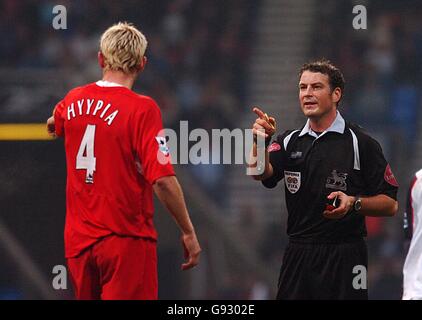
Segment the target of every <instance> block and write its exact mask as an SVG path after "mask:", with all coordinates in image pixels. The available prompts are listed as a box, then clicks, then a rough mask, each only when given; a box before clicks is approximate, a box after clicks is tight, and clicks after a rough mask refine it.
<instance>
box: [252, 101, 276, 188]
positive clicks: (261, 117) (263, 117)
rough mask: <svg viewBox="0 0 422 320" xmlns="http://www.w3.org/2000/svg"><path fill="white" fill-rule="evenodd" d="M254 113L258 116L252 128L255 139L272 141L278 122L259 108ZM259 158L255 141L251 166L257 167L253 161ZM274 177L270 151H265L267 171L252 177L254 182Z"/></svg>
mask: <svg viewBox="0 0 422 320" xmlns="http://www.w3.org/2000/svg"><path fill="white" fill-rule="evenodd" d="M252 111H253V112H254V113H255V114H256V115H257V116H258V118H257V119H256V120H255V122H254V124H253V126H252V132H253V135H254V137H257V136H260V137H263V138H264V139H271V137H272V136H273V135H274V133H275V132H276V121H275V119H274V118H273V117H269V116H268V115H267V114H266V113H265V112H263V111H262V110H261V109H259V108H258V107H254V108H253V109H252ZM256 158H257V144H256V142H255V139H254V143H253V146H252V150H251V155H250V161H249V163H250V166H251V167H256V165H257V164H256V163H253V160H254V159H256ZM272 175H273V167H272V165H271V163H270V161H269V155H268V151H267V150H265V170H264V173H262V174H260V175H252V178H253V179H254V180H265V179H268V178H270V177H271V176H272Z"/></svg>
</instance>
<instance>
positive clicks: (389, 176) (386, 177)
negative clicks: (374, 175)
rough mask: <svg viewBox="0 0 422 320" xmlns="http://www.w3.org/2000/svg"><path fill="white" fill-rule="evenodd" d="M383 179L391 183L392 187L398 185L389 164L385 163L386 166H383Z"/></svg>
mask: <svg viewBox="0 0 422 320" xmlns="http://www.w3.org/2000/svg"><path fill="white" fill-rule="evenodd" d="M384 180H385V181H386V182H387V183H389V184H391V185H392V186H393V187H398V186H399V184H398V182H397V180H396V177H395V176H394V173H393V171H392V170H391V167H390V165H389V164H387V167H386V168H385V172H384Z"/></svg>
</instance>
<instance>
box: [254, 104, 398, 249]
mask: <svg viewBox="0 0 422 320" xmlns="http://www.w3.org/2000/svg"><path fill="white" fill-rule="evenodd" d="M268 151H269V155H270V163H271V165H272V166H273V168H274V174H273V176H272V177H270V178H269V179H266V180H263V181H262V183H263V184H264V186H266V187H267V188H274V187H275V186H276V185H277V183H278V182H279V181H280V180H282V179H283V178H284V182H285V193H286V205H287V210H288V220H287V234H288V235H289V237H290V238H291V239H301V240H310V241H318V240H321V241H328V242H331V241H341V240H347V239H350V238H358V237H364V236H366V226H365V218H364V216H362V215H361V214H359V213H356V212H353V211H352V212H350V213H348V214H347V215H346V216H345V217H343V218H341V219H327V218H324V217H323V215H322V213H323V211H324V210H325V207H326V204H327V196H328V195H329V194H330V193H331V192H333V191H342V192H344V193H345V194H347V195H349V196H356V195H360V196H374V195H378V194H385V195H387V196H389V197H391V198H393V199H397V189H398V185H397V182H396V180H395V177H394V175H393V173H392V171H391V168H390V166H389V164H388V163H387V161H386V160H385V158H384V155H383V153H382V150H381V147H380V145H379V143H378V142H377V141H375V140H374V139H373V138H371V137H370V136H368V135H367V134H365V133H364V132H362V130H361V129H360V128H359V127H357V126H356V125H352V124H350V123H348V122H345V121H344V119H343V118H342V116H341V115H340V113H338V112H337V117H336V119H335V121H334V122H333V124H332V125H331V127H330V128H328V129H327V130H326V131H324V132H323V133H322V134H320V135H319V136H318V135H317V134H316V133H315V132H313V131H312V130H311V129H310V126H309V120H308V122H307V123H306V125H305V126H304V127H303V129H302V130H294V131H286V132H284V133H283V134H282V135H279V136H278V137H277V140H276V141H275V142H273V143H272V144H271V145H270V146H269V147H268Z"/></svg>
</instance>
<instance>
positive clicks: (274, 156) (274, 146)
mask: <svg viewBox="0 0 422 320" xmlns="http://www.w3.org/2000/svg"><path fill="white" fill-rule="evenodd" d="M290 132H291V131H286V132H284V133H283V134H281V135H278V136H277V139H276V140H275V141H274V142H272V143H270V145H269V146H268V148H267V149H268V154H269V157H270V158H269V161H270V163H271V165H272V167H273V175H272V176H271V177H270V178H268V179H265V180H262V184H263V185H264V186H265V187H267V188H270V189H272V188H274V187H275V186H276V185H277V183H278V182H279V181H280V180H282V179H283V178H284V158H285V154H286V150H284V138H285V137H286V136H287V135H288V134H289V133H290Z"/></svg>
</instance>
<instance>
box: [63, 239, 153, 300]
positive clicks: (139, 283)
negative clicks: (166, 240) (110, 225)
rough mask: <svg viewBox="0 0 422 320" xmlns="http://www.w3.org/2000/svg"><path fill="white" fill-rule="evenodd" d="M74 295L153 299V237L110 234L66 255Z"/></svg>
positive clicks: (95, 297)
mask: <svg viewBox="0 0 422 320" xmlns="http://www.w3.org/2000/svg"><path fill="white" fill-rule="evenodd" d="M67 265H68V268H69V274H70V278H71V281H72V283H73V288H74V292H75V296H76V299H80V300H99V299H102V300H156V299H157V297H158V279H157V244H156V242H155V241H152V240H148V239H143V238H133V237H119V236H115V235H111V236H108V237H105V238H104V239H101V240H100V241H98V242H97V243H95V244H94V245H92V246H91V247H89V248H88V249H86V250H84V251H83V252H82V253H81V254H80V255H79V256H77V257H75V258H69V259H67Z"/></svg>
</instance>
